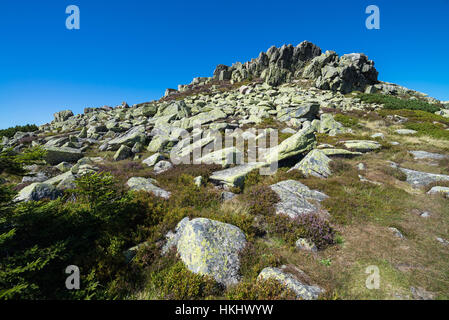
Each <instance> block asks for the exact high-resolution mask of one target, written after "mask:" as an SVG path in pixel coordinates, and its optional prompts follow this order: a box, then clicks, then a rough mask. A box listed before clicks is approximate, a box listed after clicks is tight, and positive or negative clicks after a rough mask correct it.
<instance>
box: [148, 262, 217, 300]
mask: <svg viewBox="0 0 449 320" xmlns="http://www.w3.org/2000/svg"><path fill="white" fill-rule="evenodd" d="M150 281H151V285H152V286H153V288H154V289H155V290H156V291H157V294H158V298H160V299H175V300H194V299H204V298H207V297H212V296H215V295H217V294H219V293H220V290H221V288H220V286H219V285H218V284H217V283H216V282H215V280H214V279H213V278H211V277H209V276H205V275H199V274H195V273H193V272H191V271H189V270H188V269H187V268H186V267H185V265H184V264H183V263H182V261H178V262H176V263H175V264H173V265H172V266H170V267H168V268H167V267H166V268H164V269H161V270H159V271H157V272H153V273H152V274H151V275H150Z"/></svg>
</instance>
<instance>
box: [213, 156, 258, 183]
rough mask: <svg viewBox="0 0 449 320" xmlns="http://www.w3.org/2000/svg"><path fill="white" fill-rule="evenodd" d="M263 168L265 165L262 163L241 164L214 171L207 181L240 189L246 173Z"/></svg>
mask: <svg viewBox="0 0 449 320" xmlns="http://www.w3.org/2000/svg"><path fill="white" fill-rule="evenodd" d="M264 166H266V164H265V163H263V162H252V163H247V164H242V165H239V166H235V167H232V168H229V169H224V170H221V171H215V172H213V173H212V175H211V176H210V177H209V179H210V180H211V181H213V182H215V183H218V184H225V185H228V186H230V187H242V186H243V182H244V181H245V177H246V175H247V174H248V173H250V172H251V171H253V170H256V169H259V168H262V167H264Z"/></svg>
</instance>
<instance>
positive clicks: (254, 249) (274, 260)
mask: <svg viewBox="0 0 449 320" xmlns="http://www.w3.org/2000/svg"><path fill="white" fill-rule="evenodd" d="M284 262H285V261H284V260H283V258H282V257H281V256H280V255H279V254H277V253H276V252H273V251H272V250H270V249H269V248H268V247H267V246H266V245H265V244H264V243H262V242H259V241H258V242H255V243H253V242H248V243H247V245H246V247H245V248H244V249H243V250H242V252H241V253H240V272H241V274H242V277H243V279H246V280H250V281H255V280H256V278H257V276H258V275H259V273H260V272H261V271H262V270H263V269H264V268H266V267H278V266H281V265H282V264H283V263H284Z"/></svg>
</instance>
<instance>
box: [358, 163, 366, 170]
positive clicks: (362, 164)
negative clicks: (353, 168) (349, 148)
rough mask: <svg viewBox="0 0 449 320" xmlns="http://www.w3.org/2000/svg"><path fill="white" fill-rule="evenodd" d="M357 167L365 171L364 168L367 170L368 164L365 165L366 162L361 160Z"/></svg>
mask: <svg viewBox="0 0 449 320" xmlns="http://www.w3.org/2000/svg"><path fill="white" fill-rule="evenodd" d="M357 169H359V170H360V171H364V170H366V166H365V164H364V163H362V162H360V163H359V164H358V165H357Z"/></svg>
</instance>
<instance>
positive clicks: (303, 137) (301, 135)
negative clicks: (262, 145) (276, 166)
mask: <svg viewBox="0 0 449 320" xmlns="http://www.w3.org/2000/svg"><path fill="white" fill-rule="evenodd" d="M315 145H316V137H315V130H314V128H313V127H312V126H308V127H305V128H303V129H301V130H299V131H298V132H297V133H295V134H294V135H292V136H291V137H289V138H287V139H285V140H284V141H282V142H281V143H280V144H279V145H277V146H275V147H273V148H271V149H269V151H267V154H265V161H266V162H267V163H272V162H277V161H281V160H284V159H287V158H289V157H292V156H296V155H298V154H300V153H304V152H307V151H310V150H312V149H313V148H314V147H315Z"/></svg>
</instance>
